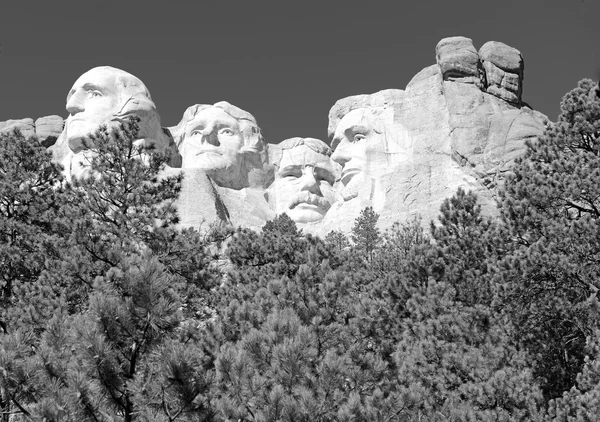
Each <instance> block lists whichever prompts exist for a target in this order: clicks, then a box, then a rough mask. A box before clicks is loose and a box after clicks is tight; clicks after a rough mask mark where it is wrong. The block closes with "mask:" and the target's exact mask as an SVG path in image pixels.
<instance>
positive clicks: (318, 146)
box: [277, 137, 333, 157]
mask: <svg viewBox="0 0 600 422" xmlns="http://www.w3.org/2000/svg"><path fill="white" fill-rule="evenodd" d="M302 145H305V146H307V147H308V148H310V149H312V150H313V151H315V152H316V153H319V154H323V155H326V156H327V157H331V154H332V153H333V151H332V150H331V148H329V146H328V145H327V144H326V143H325V142H323V141H321V140H319V139H315V138H300V137H296V138H290V139H286V140H285V141H281V142H280V143H279V144H277V147H278V148H279V149H281V150H286V149H293V148H296V147H299V146H302Z"/></svg>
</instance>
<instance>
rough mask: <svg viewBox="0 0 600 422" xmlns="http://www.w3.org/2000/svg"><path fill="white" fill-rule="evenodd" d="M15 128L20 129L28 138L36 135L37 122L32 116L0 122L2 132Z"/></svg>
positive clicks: (0, 131)
mask: <svg viewBox="0 0 600 422" xmlns="http://www.w3.org/2000/svg"><path fill="white" fill-rule="evenodd" d="M15 129H18V130H20V131H21V133H22V134H23V136H25V137H26V138H29V137H31V136H33V135H35V124H34V123H33V119H31V118H25V119H11V120H7V121H5V122H0V133H9V132H12V131H14V130H15Z"/></svg>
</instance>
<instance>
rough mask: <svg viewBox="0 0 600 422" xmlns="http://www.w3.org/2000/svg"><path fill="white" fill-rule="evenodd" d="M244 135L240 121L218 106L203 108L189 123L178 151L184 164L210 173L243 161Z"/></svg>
mask: <svg viewBox="0 0 600 422" xmlns="http://www.w3.org/2000/svg"><path fill="white" fill-rule="evenodd" d="M243 145H244V136H243V134H242V132H241V129H240V124H239V123H238V121H237V120H236V119H235V118H233V117H232V116H230V115H229V114H227V113H226V112H225V111H224V110H222V109H220V108H218V107H211V108H207V109H204V110H202V111H200V112H199V113H198V114H196V116H194V118H193V119H192V120H191V121H189V122H188V123H187V124H186V127H185V135H184V138H183V141H182V143H181V146H180V147H179V148H180V149H179V151H180V153H181V155H182V160H183V164H182V167H183V168H198V169H202V170H205V171H207V172H208V173H209V174H210V173H211V172H214V171H224V170H228V169H232V168H235V167H238V166H240V165H241V163H240V161H241V157H240V150H241V148H242V146H243Z"/></svg>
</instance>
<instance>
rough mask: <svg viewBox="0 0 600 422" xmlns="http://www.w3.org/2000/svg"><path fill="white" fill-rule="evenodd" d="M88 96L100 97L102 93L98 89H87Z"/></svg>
mask: <svg viewBox="0 0 600 422" xmlns="http://www.w3.org/2000/svg"><path fill="white" fill-rule="evenodd" d="M89 93H90V94H89V95H90V97H92V98H93V97H102V93H101V92H100V91H89Z"/></svg>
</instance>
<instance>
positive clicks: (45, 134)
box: [35, 115, 65, 147]
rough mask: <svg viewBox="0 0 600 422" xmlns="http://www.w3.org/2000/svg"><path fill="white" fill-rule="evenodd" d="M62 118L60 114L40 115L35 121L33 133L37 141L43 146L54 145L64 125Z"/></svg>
mask: <svg viewBox="0 0 600 422" xmlns="http://www.w3.org/2000/svg"><path fill="white" fill-rule="evenodd" d="M64 124H65V122H64V120H63V118H62V117H60V116H56V115H53V116H45V117H40V118H39V119H37V120H36V121H35V134H36V135H37V137H38V140H39V142H40V143H41V144H42V145H44V146H45V147H49V146H51V145H54V143H55V142H56V140H57V139H58V137H59V136H60V134H61V132H62V131H63V127H64Z"/></svg>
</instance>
